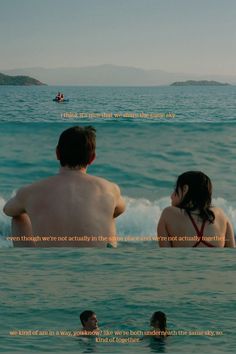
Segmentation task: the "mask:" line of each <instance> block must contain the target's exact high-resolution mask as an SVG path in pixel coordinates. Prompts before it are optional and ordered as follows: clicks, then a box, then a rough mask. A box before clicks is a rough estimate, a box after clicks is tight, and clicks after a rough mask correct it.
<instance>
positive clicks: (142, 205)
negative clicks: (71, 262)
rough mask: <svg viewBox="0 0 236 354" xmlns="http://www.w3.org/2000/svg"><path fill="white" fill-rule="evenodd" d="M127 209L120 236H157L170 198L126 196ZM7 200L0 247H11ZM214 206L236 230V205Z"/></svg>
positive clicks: (1, 220) (121, 219) (119, 225)
mask: <svg viewBox="0 0 236 354" xmlns="http://www.w3.org/2000/svg"><path fill="white" fill-rule="evenodd" d="M125 200H126V211H125V213H124V214H122V215H121V216H120V217H118V218H117V220H116V224H117V234H118V235H119V236H151V237H154V238H155V236H156V233H157V231H156V229H157V223H158V220H159V218H160V215H161V212H162V210H163V209H164V208H165V207H167V206H169V205H170V198H169V197H164V198H161V199H159V200H156V201H153V202H152V201H150V200H148V199H134V198H129V197H126V198H125ZM4 204H5V200H4V199H3V198H1V197H0V248H3V247H4V248H5V247H11V242H10V241H7V240H6V239H5V237H6V235H10V223H11V220H10V218H9V217H7V216H6V215H5V214H3V211H2V208H3V206H4ZM212 204H213V205H214V206H216V207H220V208H221V209H223V210H224V212H225V214H226V215H227V216H228V217H229V219H230V221H231V222H232V224H233V227H234V230H236V205H235V206H234V205H231V204H230V203H229V202H228V201H227V200H225V199H224V198H215V199H213V203H212Z"/></svg>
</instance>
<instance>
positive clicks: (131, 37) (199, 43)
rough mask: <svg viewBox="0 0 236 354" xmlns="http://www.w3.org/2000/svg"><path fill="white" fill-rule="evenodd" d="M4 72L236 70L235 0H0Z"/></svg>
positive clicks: (231, 72) (235, 72)
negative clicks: (103, 68) (86, 68)
mask: <svg viewBox="0 0 236 354" xmlns="http://www.w3.org/2000/svg"><path fill="white" fill-rule="evenodd" d="M0 43H1V55H0V70H7V69H15V68H24V67H38V66H39V67H47V68H52V67H80V66H90V65H99V64H115V65H125V66H134V67H139V68H144V69H161V70H165V71H169V72H179V73H196V74H222V75H236V1H235V0H64V1H62V0H57V1H56V0H39V1H38V0H0Z"/></svg>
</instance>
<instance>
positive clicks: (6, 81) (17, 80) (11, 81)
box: [0, 73, 46, 86]
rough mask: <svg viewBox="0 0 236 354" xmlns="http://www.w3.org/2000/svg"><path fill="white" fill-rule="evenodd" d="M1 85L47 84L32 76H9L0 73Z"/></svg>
mask: <svg viewBox="0 0 236 354" xmlns="http://www.w3.org/2000/svg"><path fill="white" fill-rule="evenodd" d="M0 85H15V86H16V85H19V86H32V85H37V86H38V85H46V84H43V83H42V82H40V81H39V80H36V79H34V78H32V77H30V76H21V75H20V76H9V75H5V74H1V73H0Z"/></svg>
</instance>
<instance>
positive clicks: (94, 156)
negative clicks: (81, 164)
mask: <svg viewBox="0 0 236 354" xmlns="http://www.w3.org/2000/svg"><path fill="white" fill-rule="evenodd" d="M95 159H96V154H95V153H94V154H93V155H92V156H91V159H90V161H89V163H88V165H92V163H93V162H94V160H95Z"/></svg>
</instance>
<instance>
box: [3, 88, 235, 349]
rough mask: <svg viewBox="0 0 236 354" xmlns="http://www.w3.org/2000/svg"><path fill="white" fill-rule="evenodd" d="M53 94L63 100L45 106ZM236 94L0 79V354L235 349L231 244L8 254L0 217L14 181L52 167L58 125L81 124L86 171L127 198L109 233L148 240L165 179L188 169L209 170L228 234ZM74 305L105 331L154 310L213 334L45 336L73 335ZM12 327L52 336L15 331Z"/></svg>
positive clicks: (76, 325)
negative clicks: (109, 339)
mask: <svg viewBox="0 0 236 354" xmlns="http://www.w3.org/2000/svg"><path fill="white" fill-rule="evenodd" d="M58 90H61V91H63V92H64V93H65V95H66V97H68V98H69V99H70V101H69V102H68V103H64V104H57V103H55V102H52V98H53V97H54V96H55V94H56V92H57V91H58ZM235 94H236V88H235V87H234V86H229V87H208V88H207V87H149V88H143V87H140V88H134V87H132V88H120V87H119V88H118V87H110V88H108V87H63V88H62V87H3V86H0V97H1V99H0V102H1V104H0V147H1V148H0V161H1V163H0V256H1V268H0V277H1V289H0V294H1V302H0V313H1V320H2V323H3V324H4V325H2V326H1V327H0V337H1V347H0V352H2V353H12V352H14V353H15V352H16V353H18V352H19V353H22V352H23V353H43V352H51V353H65V352H68V353H127V352H130V353H133V352H136V353H172V354H175V353H183V354H185V353H186V354H189V353H199V352H201V353H202V354H208V353H214V354H215V353H216V354H217V353H234V352H235V346H236V340H235V335H234V334H235V309H236V304H235V298H236V286H235V252H234V250H232V249H224V250H221V249H216V250H211V249H202V248H201V249H188V250H186V249H179V248H178V249H171V250H170V249H160V248H159V247H158V245H157V243H156V242H151V241H148V242H120V243H119V245H118V248H117V249H99V250H98V249H19V248H18V249H14V248H13V247H12V245H11V244H10V243H9V242H8V241H6V240H5V237H6V236H7V235H9V234H10V218H8V217H6V216H5V215H4V214H3V212H2V207H3V205H4V203H5V202H6V201H7V200H8V199H9V198H10V197H11V196H12V195H14V193H15V191H16V190H17V189H18V188H20V187H21V186H24V185H26V184H29V183H32V182H34V181H37V180H39V179H42V178H47V177H48V176H50V175H53V174H55V173H57V171H58V167H59V166H58V162H57V160H56V158H55V147H56V145H57V141H58V137H59V135H60V133H61V132H62V131H63V130H64V129H66V128H68V127H70V126H73V125H75V124H80V125H82V126H84V125H88V124H92V125H93V126H94V127H95V128H96V130H97V158H96V160H95V162H94V164H93V165H92V166H91V167H90V168H89V170H88V172H89V173H91V174H93V175H98V176H102V177H104V178H107V179H109V180H111V181H113V182H115V183H117V184H118V185H119V186H120V188H121V191H122V194H123V196H124V197H125V199H126V202H127V211H126V213H124V214H123V215H122V216H120V217H119V218H118V219H117V233H118V235H120V236H127V235H129V236H130V235H133V236H155V235H156V225H157V222H158V218H159V216H160V213H161V211H162V209H163V208H164V207H166V206H167V205H169V204H170V194H171V193H172V190H173V188H174V185H175V181H176V178H177V176H178V175H179V174H181V173H183V172H185V171H187V170H201V171H203V172H205V173H206V174H207V175H209V177H210V178H211V180H212V183H213V204H214V205H216V206H219V207H221V208H223V209H224V210H225V213H226V214H227V215H228V216H229V218H230V219H231V221H232V223H233V226H234V230H235V231H236V221H235V220H236V217H235V216H236V215H235V214H236V198H235V190H236V181H235V164H234V160H235V156H236V142H235V136H236V122H235V102H234V100H235ZM66 112H72V113H81V112H83V113H86V112H87V113H121V114H125V113H128V112H129V113H142V112H143V113H163V114H165V113H168V112H173V113H174V114H176V116H175V117H174V118H158V119H151V118H150V119H146V118H145V119H141V118H119V119H117V118H111V119H110V118H83V119H80V118H65V117H64V116H63V114H64V113H66ZM85 309H92V310H93V311H95V312H96V314H97V317H98V320H99V326H100V328H101V329H102V330H110V331H111V332H112V331H115V330H123V331H124V330H125V331H138V330H139V331H144V330H149V320H150V317H151V315H152V313H153V312H154V311H159V310H161V311H164V312H165V313H166V315H167V319H168V321H167V322H168V329H169V330H185V331H193V330H195V331H219V332H223V333H222V334H221V335H218V336H187V335H185V336H171V337H168V338H167V339H165V340H159V341H158V340H151V339H150V338H146V337H145V338H143V337H142V336H141V340H140V342H139V343H136V344H131V343H129V344H122V343H96V341H95V338H79V337H74V336H66V335H63V336H59V335H55V333H57V332H56V331H67V333H72V332H76V331H78V330H79V329H80V328H81V324H80V321H79V314H80V312H82V311H83V310H85ZM20 330H21V331H22V330H23V331H27V330H28V331H33V330H40V331H51V332H50V333H51V335H44V336H43V335H41V336H36V335H34V336H29V335H28V336H19V335H16V334H17V333H16V331H20ZM14 331H15V332H14ZM11 333H12V334H11ZM14 333H15V335H13V334H14ZM53 334H54V335H53ZM103 337H106V335H103ZM137 337H138V338H139V336H137ZM137 337H136V338H137Z"/></svg>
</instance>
